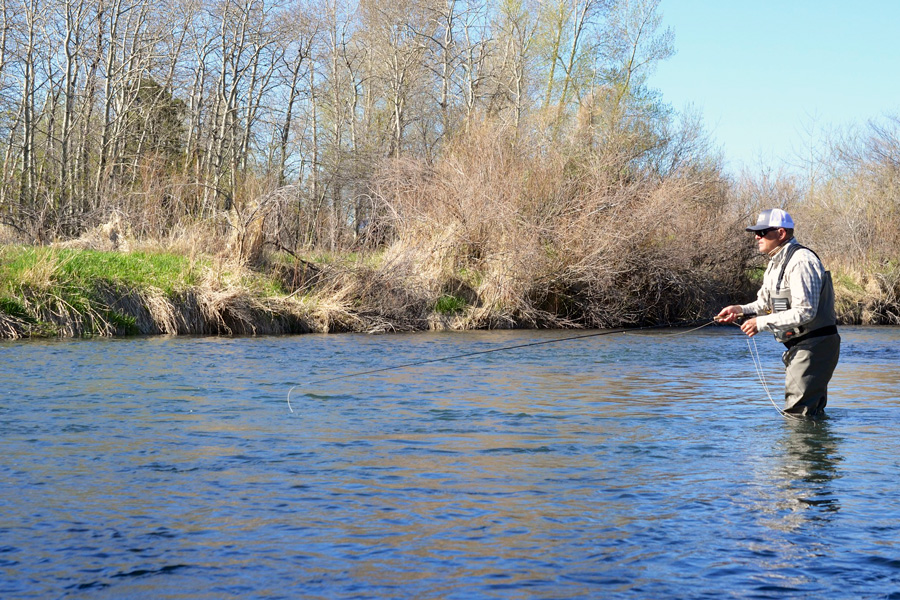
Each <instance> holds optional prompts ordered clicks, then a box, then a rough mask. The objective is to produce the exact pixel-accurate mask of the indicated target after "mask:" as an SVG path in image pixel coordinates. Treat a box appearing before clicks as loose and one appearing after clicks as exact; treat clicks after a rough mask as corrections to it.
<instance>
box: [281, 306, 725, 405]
mask: <svg viewBox="0 0 900 600" xmlns="http://www.w3.org/2000/svg"><path fill="white" fill-rule="evenodd" d="M717 322H718V320H717V319H712V320H711V321H706V320H700V321H693V322H690V323H682V324H678V325H672V324H666V325H646V326H643V327H632V328H626V327H621V328H617V329H604V330H601V331H594V332H592V333H583V334H580V335H572V336H568V337H564V338H557V339H552V340H541V341H537V342H527V343H524V344H515V345H513V346H501V347H499V348H488V349H487V350H478V351H476V352H466V353H465V354H455V355H453V356H441V357H439V358H429V359H426V360H417V361H415V362H410V363H405V364H401V365H392V366H390V367H381V368H378V369H369V370H367V371H356V372H354V373H346V374H344V375H337V376H335V377H328V378H325V379H316V380H315V381H308V382H306V384H305V385H318V384H320V383H328V382H331V381H338V380H340V379H350V378H351V377H361V376H363V375H372V374H374V373H383V372H385V371H396V370H399V369H408V368H410V367H418V366H420V365H427V364H430V363H436V362H443V361H448V360H458V359H462V358H469V357H472V356H479V355H482V354H490V353H492V352H504V351H507V350H515V349H517V348H529V347H532V346H543V345H545V344H558V343H562V342H570V341H573V340H583V339H585V338H592V337H599V336H603V335H613V334H615V333H632V332H635V331H645V330H648V329H662V328H669V327H673V328H674V327H692V326H694V325H697V323H702V325H700V326H698V327H693V329H689V330H687V331H677V332H674V333H669V334H666V335H670V336H675V335H685V334H688V333H692V332H694V331H697V330H698V329H703V328H704V327H707V326H709V325H712V324H713V323H717ZM300 385H302V384H297V385H295V386H293V387H291V389H290V390H288V394H287V403H288V409H290V411H291V412H294V409H293V408H292V407H291V392H293V391H294V389H296V388H297V387H299V386H300Z"/></svg>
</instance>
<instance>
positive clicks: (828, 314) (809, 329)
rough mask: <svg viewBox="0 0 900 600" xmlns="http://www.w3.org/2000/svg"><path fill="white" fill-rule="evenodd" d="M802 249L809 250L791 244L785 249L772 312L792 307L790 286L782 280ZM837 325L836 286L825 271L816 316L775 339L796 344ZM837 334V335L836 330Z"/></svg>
mask: <svg viewBox="0 0 900 600" xmlns="http://www.w3.org/2000/svg"><path fill="white" fill-rule="evenodd" d="M801 248H803V249H805V250H809V248H807V247H806V246H801V245H800V244H791V245H790V246H788V247H787V248H786V249H785V252H787V254H786V255H785V257H784V262H783V263H782V264H781V272H780V273H779V274H778V282H777V283H776V284H775V291H774V292H772V295H771V296H770V298H769V311H770V312H773V313H777V312H782V311H785V310H788V309H789V308H790V307H791V288H790V284H789V283H788V282H787V281H784V282H782V279H783V278H784V271H785V269H787V266H788V263H789V262H790V260H791V257H792V256H793V255H794V252H796V251H797V250H800V249H801ZM809 251H810V252H812V253H813V254H815V256H816V258H819V255H818V254H816V253H815V252H813V251H812V250H809ZM820 260H821V259H820ZM782 286H783V287H782ZM835 325H837V319H836V318H835V315H834V285H833V284H832V283H831V272H830V271H825V276H824V277H823V278H822V292H821V293H820V294H819V306H818V308H817V309H816V316H815V317H813V320H812V321H810V322H809V323H804V324H803V325H801V326H799V327H794V328H793V329H789V330H787V331H777V332H776V333H775V339H776V340H778V341H779V342H781V343H782V344H788V343H790V344H794V343H796V342H797V341H799V340H800V339H801V338H804V337H806V336H807V335H808V334H810V333H813V332H815V331H817V330H819V329H822V328H823V327H829V328H831V329H834V327H835ZM826 331H828V330H826ZM835 333H837V331H836V330H835Z"/></svg>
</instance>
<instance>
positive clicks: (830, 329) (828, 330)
mask: <svg viewBox="0 0 900 600" xmlns="http://www.w3.org/2000/svg"><path fill="white" fill-rule="evenodd" d="M837 332H838V330H837V325H827V326H825V327H819V328H818V329H816V330H814V331H810V332H809V333H806V334H804V335H801V336H800V337H797V338H793V339H790V340H788V341H786V342H784V345H785V346H787V348H788V350H790V349H791V348H793V347H794V346H796V345H797V344H799V343H800V342H802V341H803V340H808V339H810V338H817V337H824V336H826V335H835V334H836V333H837Z"/></svg>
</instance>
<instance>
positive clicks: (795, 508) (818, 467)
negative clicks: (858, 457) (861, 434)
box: [768, 418, 844, 531]
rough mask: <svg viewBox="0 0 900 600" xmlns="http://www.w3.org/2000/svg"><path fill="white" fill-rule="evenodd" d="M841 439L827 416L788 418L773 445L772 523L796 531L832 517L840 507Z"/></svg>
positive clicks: (770, 475)
mask: <svg viewBox="0 0 900 600" xmlns="http://www.w3.org/2000/svg"><path fill="white" fill-rule="evenodd" d="M840 445H841V438H840V437H839V436H838V435H836V434H835V432H834V424H833V423H832V421H831V420H830V419H828V418H826V419H823V420H821V421H808V420H799V419H798V420H795V419H785V421H784V423H783V430H782V435H781V436H780V437H779V438H776V440H775V443H774V446H773V448H772V452H773V456H772V461H771V464H772V471H771V473H770V474H769V481H770V484H771V486H772V490H773V491H772V494H773V495H774V498H773V500H774V502H773V503H772V505H771V507H772V509H773V510H772V511H771V513H770V517H771V519H772V520H771V521H770V522H769V523H768V524H769V526H771V527H773V528H774V529H779V530H782V531H795V530H798V529H800V528H803V527H807V526H809V525H810V524H812V523H816V522H822V521H827V520H830V519H832V518H833V517H834V516H835V514H836V513H838V512H839V511H840V509H841V501H840V498H839V497H838V494H837V493H836V490H835V486H834V482H835V480H836V479H838V478H839V477H840V476H841V475H840V469H839V466H840V464H841V462H843V460H844V458H843V456H842V455H841V451H840Z"/></svg>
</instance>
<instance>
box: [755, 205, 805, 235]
mask: <svg viewBox="0 0 900 600" xmlns="http://www.w3.org/2000/svg"><path fill="white" fill-rule="evenodd" d="M773 227H775V228H778V227H784V228H785V229H793V228H794V220H793V219H792V218H791V215H789V214H787V213H786V212H784V211H783V210H781V209H780V208H770V209H769V210H764V211H762V212H761V213H759V218H758V219H756V225H751V226H750V227H748V228H747V229H745V231H762V230H763V229H771V228H773Z"/></svg>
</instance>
